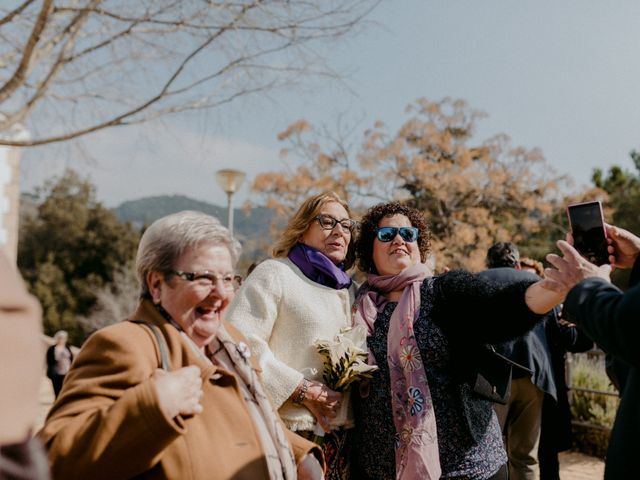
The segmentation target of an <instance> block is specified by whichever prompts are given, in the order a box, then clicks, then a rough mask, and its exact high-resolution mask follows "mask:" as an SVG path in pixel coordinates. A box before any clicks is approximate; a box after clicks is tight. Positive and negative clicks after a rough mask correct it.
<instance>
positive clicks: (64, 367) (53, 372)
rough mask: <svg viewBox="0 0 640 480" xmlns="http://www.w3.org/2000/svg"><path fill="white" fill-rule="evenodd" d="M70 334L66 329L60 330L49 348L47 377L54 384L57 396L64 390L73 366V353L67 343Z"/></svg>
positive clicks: (54, 391)
mask: <svg viewBox="0 0 640 480" xmlns="http://www.w3.org/2000/svg"><path fill="white" fill-rule="evenodd" d="M68 338H69V335H68V334H67V332H65V331H64V330H58V331H57V332H56V333H55V334H54V335H53V340H54V342H55V343H54V344H53V345H51V346H50V347H49V348H48V349H47V377H49V379H50V380H51V383H52V384H53V393H54V395H55V397H56V398H58V395H59V394H60V390H62V382H64V377H65V376H66V375H67V372H69V369H70V368H71V362H72V361H73V353H71V349H70V348H69V346H68V345H67V340H68Z"/></svg>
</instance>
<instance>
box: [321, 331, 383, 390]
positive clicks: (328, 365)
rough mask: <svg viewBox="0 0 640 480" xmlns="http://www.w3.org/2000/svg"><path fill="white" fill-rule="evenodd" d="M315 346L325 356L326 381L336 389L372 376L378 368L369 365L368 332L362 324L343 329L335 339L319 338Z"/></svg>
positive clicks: (344, 387)
mask: <svg viewBox="0 0 640 480" xmlns="http://www.w3.org/2000/svg"><path fill="white" fill-rule="evenodd" d="M315 346H316V348H317V349H318V352H319V353H320V354H321V355H322V356H323V357H324V374H323V378H324V381H325V383H326V384H327V386H328V387H329V388H332V389H334V390H345V389H346V388H348V387H349V385H351V383H353V382H355V381H358V380H363V379H366V378H371V374H372V373H373V372H374V371H375V370H377V369H378V367H377V366H375V365H367V357H368V353H367V347H366V346H367V332H366V330H365V329H364V327H362V326H359V325H358V326H356V327H353V328H347V329H343V330H341V331H340V333H339V334H337V335H336V336H335V338H334V340H333V341H329V340H317V341H316V342H315Z"/></svg>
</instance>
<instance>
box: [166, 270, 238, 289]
mask: <svg viewBox="0 0 640 480" xmlns="http://www.w3.org/2000/svg"><path fill="white" fill-rule="evenodd" d="M170 273H172V274H174V275H176V276H178V277H180V278H183V279H184V280H186V281H188V282H191V283H192V284H194V285H195V286H197V287H201V288H213V286H214V285H218V282H220V284H222V287H223V288H224V289H225V290H233V289H234V288H235V287H236V286H237V285H238V283H237V281H236V275H234V274H233V273H225V274H224V275H216V274H215V273H212V272H210V271H208V270H205V271H203V272H181V271H179V270H172V271H171V272H170Z"/></svg>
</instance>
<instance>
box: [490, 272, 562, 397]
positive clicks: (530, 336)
mask: <svg viewBox="0 0 640 480" xmlns="http://www.w3.org/2000/svg"><path fill="white" fill-rule="evenodd" d="M479 275H480V277H481V278H486V279H489V280H491V281H493V282H496V283H499V284H509V283H514V282H518V281H523V280H529V281H531V282H537V281H538V280H540V278H539V277H538V276H537V275H535V274H533V273H530V272H525V271H523V270H516V269H515V268H509V267H502V268H490V269H489V270H485V271H483V272H480V273H479ZM496 308H500V305H496ZM545 323H546V319H545V321H544V322H540V323H538V324H536V325H535V326H534V327H533V329H532V330H530V331H529V332H527V333H526V334H524V335H522V336H520V337H518V338H515V339H513V340H509V341H507V342H502V343H499V344H496V345H495V348H496V351H497V352H498V353H500V354H502V355H504V356H505V357H507V358H509V359H510V360H513V361H514V362H516V363H518V364H520V365H522V366H523V367H526V368H528V369H529V370H531V371H533V376H532V378H531V381H532V383H533V384H534V385H535V386H536V387H538V388H539V389H540V390H542V391H543V392H545V393H547V394H548V395H551V397H553V398H554V399H556V398H557V394H556V382H555V377H554V373H553V368H552V364H551V351H550V348H549V344H548V342H547V335H546V332H545ZM518 375H520V376H524V375H527V374H526V373H524V371H521V370H515V371H514V378H517V376H518Z"/></svg>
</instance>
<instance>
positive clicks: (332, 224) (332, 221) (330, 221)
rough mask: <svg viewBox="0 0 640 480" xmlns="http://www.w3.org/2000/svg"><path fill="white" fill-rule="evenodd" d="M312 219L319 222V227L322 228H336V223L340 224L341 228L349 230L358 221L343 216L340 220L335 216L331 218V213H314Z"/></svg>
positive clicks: (350, 230) (351, 230) (352, 229)
mask: <svg viewBox="0 0 640 480" xmlns="http://www.w3.org/2000/svg"><path fill="white" fill-rule="evenodd" d="M313 219H314V220H317V221H318V223H319V224H320V228H322V229H323V230H333V229H334V228H336V225H337V224H340V226H341V227H342V229H343V230H348V231H349V232H353V231H354V230H355V228H356V226H357V225H358V222H356V221H355V220H351V219H350V218H343V219H342V220H338V219H337V218H333V217H332V216H331V215H325V214H322V215H316V216H315V217H314V218H313Z"/></svg>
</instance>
